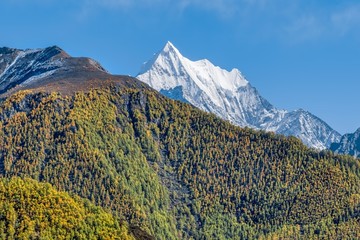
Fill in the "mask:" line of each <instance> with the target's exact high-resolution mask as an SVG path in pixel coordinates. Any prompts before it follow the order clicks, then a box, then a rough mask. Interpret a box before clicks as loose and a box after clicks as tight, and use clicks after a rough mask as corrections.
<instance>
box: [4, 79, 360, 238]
mask: <svg viewBox="0 0 360 240" xmlns="http://www.w3.org/2000/svg"><path fill="white" fill-rule="evenodd" d="M0 146H2V147H1V148H0V174H1V175H2V176H3V177H12V176H22V177H31V178H33V179H36V180H38V181H45V182H49V183H51V184H52V185H53V186H54V187H55V188H56V189H58V190H61V191H68V192H70V193H73V194H77V195H79V196H80V197H83V198H87V199H89V200H90V201H91V202H92V203H94V204H96V205H98V206H102V207H105V208H106V209H108V210H109V211H112V213H113V214H114V215H115V216H116V217H119V218H120V219H122V220H125V221H127V222H128V224H129V225H131V226H139V227H140V228H141V229H142V230H144V231H146V232H148V233H150V234H151V235H153V236H155V237H156V238H157V239H191V238H194V239H244V238H248V239H249V238H250V239H253V238H290V239H294V238H303V239H308V238H315V237H319V238H340V239H344V238H348V239H354V238H359V237H360V235H359V233H360V224H359V221H360V212H359V211H360V179H359V175H360V168H359V160H358V159H353V158H351V157H345V156H337V155H334V154H332V153H330V152H315V151H313V150H310V149H308V148H307V147H306V146H304V145H303V144H302V143H301V142H300V141H299V140H297V139H296V138H293V137H290V138H286V137H283V136H279V135H275V134H272V133H265V132H257V131H254V130H250V129H242V128H239V127H235V126H233V125H231V124H230V123H228V122H225V121H222V120H220V119H219V118H217V117H215V116H214V115H211V114H206V113H204V112H202V111H199V110H197V109H195V108H194V107H191V106H190V105H187V104H183V103H180V102H176V101H172V100H169V99H167V98H165V97H162V96H160V95H159V94H157V93H155V92H154V91H152V90H147V89H145V88H144V89H130V88H125V87H121V86H120V87H119V86H116V85H111V86H108V87H106V88H105V87H102V88H101V89H95V90H91V91H89V92H78V93H76V94H75V95H68V96H65V95H61V94H58V93H38V92H36V91H33V92H31V91H22V92H18V93H16V94H14V95H12V96H10V97H9V98H7V99H4V100H3V101H2V102H1V104H0Z"/></svg>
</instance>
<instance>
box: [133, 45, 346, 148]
mask: <svg viewBox="0 0 360 240" xmlns="http://www.w3.org/2000/svg"><path fill="white" fill-rule="evenodd" d="M137 78H138V79H139V80H141V81H143V82H145V83H147V84H149V85H150V86H151V87H152V88H154V89H156V90H157V91H159V92H160V93H162V94H163V95H165V96H167V97H170V98H173V99H177V100H180V101H183V102H188V103H190V104H192V105H194V106H196V107H198V108H200V109H202V110H204V111H207V112H212V113H215V114H216V115H218V116H219V117H221V118H223V119H226V120H229V121H230V122H232V123H234V124H236V125H238V126H242V127H245V126H247V127H251V128H254V129H263V130H267V131H274V132H277V133H280V134H284V135H292V136H296V137H298V138H300V139H301V140H302V141H303V142H304V143H305V144H306V145H308V146H310V147H314V148H317V149H324V148H327V147H329V146H330V144H331V143H332V142H338V141H339V139H340V134H339V133H337V132H336V131H334V130H333V129H332V128H331V127H329V126H328V125H327V124H326V123H325V122H324V121H322V120H321V119H319V118H317V117H316V116H314V115H312V114H311V113H309V112H307V111H304V110H296V111H292V112H288V111H286V110H281V109H277V108H275V107H274V106H273V105H271V104H270V103H269V102H268V101H267V100H266V99H264V98H263V97H262V96H260V94H259V93H258V91H257V90H256V89H255V88H254V87H252V86H251V84H250V83H249V82H248V81H247V80H246V79H245V78H244V77H243V76H242V74H241V72H240V71H239V70H237V69H233V70H231V71H230V72H229V71H227V70H224V69H221V68H220V67H217V66H214V65H213V64H212V63H211V62H209V61H208V60H206V59H204V60H199V61H191V60H189V59H187V58H186V57H184V56H183V55H182V54H181V53H180V51H179V50H178V49H177V48H176V47H175V46H174V45H173V44H172V43H171V42H167V43H166V45H165V46H164V48H163V49H162V50H161V51H160V52H159V53H157V54H155V55H154V57H153V58H152V59H151V60H150V61H148V62H146V63H144V65H143V66H142V69H141V71H140V73H139V74H138V76H137Z"/></svg>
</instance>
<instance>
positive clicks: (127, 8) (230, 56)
mask: <svg viewBox="0 0 360 240" xmlns="http://www.w3.org/2000/svg"><path fill="white" fill-rule="evenodd" d="M168 40H169V41H171V42H172V43H173V44H174V45H175V46H176V47H177V48H178V49H179V50H180V52H181V53H182V54H183V55H184V56H186V57H188V58H190V59H191V60H198V59H202V58H207V59H209V60H210V61H212V62H213V63H214V64H215V65H218V66H221V67H222V68H225V69H228V70H231V69H232V68H238V69H240V71H241V72H242V73H243V74H244V75H245V76H246V77H247V79H248V80H249V81H250V83H251V84H252V85H253V86H254V87H256V88H257V89H258V90H259V92H260V93H261V94H262V96H264V97H265V98H266V99H268V100H269V101H270V102H271V103H272V104H273V105H275V106H276V107H278V108H284V109H288V110H293V109H297V108H303V109H306V110H308V111H310V112H312V113H313V114H315V115H317V116H318V117H320V118H322V119H323V120H325V121H326V122H327V123H328V124H329V125H330V126H331V127H333V128H334V129H335V130H337V131H339V132H340V133H346V132H354V131H355V130H356V129H357V128H358V127H360V108H359V107H358V104H359V103H360V94H359V92H360V81H359V80H360V79H359V76H360V2H359V1H358V0H318V1H311V0H1V1H0V46H9V47H14V48H42V47H47V46H50V45H58V46H60V47H61V48H63V49H64V50H65V51H67V52H68V53H69V54H71V55H73V56H88V57H92V58H94V59H96V60H98V61H99V62H100V63H101V64H102V65H103V66H104V67H105V68H106V69H108V70H109V71H110V72H111V73H114V74H129V75H136V74H137V72H138V70H139V69H140V66H141V64H142V63H143V62H144V61H147V60H148V59H149V58H151V56H152V54H153V53H154V52H157V51H159V50H160V49H161V48H162V47H163V45H164V44H165V43H166V42H167V41H168Z"/></svg>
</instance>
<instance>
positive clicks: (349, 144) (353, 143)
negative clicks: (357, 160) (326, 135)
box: [330, 128, 360, 157]
mask: <svg viewBox="0 0 360 240" xmlns="http://www.w3.org/2000/svg"><path fill="white" fill-rule="evenodd" d="M330 149H331V150H332V151H334V152H336V153H341V154H348V155H351V156H354V157H360V128H358V130H356V131H355V132H354V133H348V134H345V135H344V136H342V137H341V140H340V142H339V143H333V144H332V145H331V147H330Z"/></svg>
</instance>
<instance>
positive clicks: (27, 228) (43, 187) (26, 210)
mask: <svg viewBox="0 0 360 240" xmlns="http://www.w3.org/2000/svg"><path fill="white" fill-rule="evenodd" d="M0 199H1V201H0V216H1V218H0V238H1V239H124V240H125V239H134V237H132V236H131V234H130V233H129V231H128V229H127V227H126V226H124V225H122V224H120V223H119V222H118V221H117V220H116V219H115V218H114V217H113V216H112V215H111V214H109V213H107V212H105V211H104V210H103V209H101V208H99V207H95V206H94V205H93V204H91V203H89V201H85V200H83V199H80V198H79V197H70V196H69V195H68V194H67V193H64V192H58V191H56V190H55V189H54V188H53V187H51V185H49V184H45V183H39V182H37V181H35V180H31V179H27V178H26V179H20V178H11V179H3V178H1V179H0Z"/></svg>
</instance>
